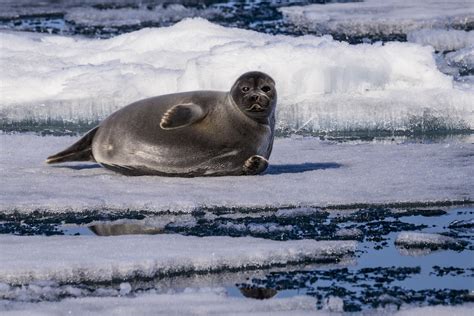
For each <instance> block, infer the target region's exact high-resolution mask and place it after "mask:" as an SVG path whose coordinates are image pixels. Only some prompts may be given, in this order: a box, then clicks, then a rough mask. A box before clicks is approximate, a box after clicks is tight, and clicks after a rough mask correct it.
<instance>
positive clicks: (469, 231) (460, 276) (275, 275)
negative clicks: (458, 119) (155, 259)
mask: <svg viewBox="0 0 474 316" xmlns="http://www.w3.org/2000/svg"><path fill="white" fill-rule="evenodd" d="M295 212H296V213H295ZM0 220H1V222H0V233H3V234H15V235H94V236H114V235H123V234H182V235H192V236H235V237H238V236H252V237H258V238H266V239H272V240H298V239H316V240H345V239H350V240H358V241H359V245H358V249H357V251H356V253H355V254H354V255H353V256H348V257H344V258H335V259H334V260H333V261H331V262H326V263H319V264H315V263H311V262H308V263H306V264H303V265H299V266H287V267H276V268H273V269H267V270H257V271H241V272H234V273H231V272H228V273H226V272H223V273H220V274H217V275H202V276H195V275H191V276H181V275H178V276H173V277H171V276H170V277H160V278H157V279H152V280H124V281H127V282H130V284H131V287H132V292H134V293H139V292H143V291H147V290H150V289H155V290H158V289H159V291H167V290H169V289H173V290H179V289H183V288H185V287H187V286H198V287H199V286H200V287H203V286H211V287H225V288H226V289H227V292H228V293H229V294H230V295H232V296H239V297H240V296H244V297H248V298H249V299H271V297H289V296H294V295H301V294H305V295H309V296H314V297H316V298H318V302H319V303H318V304H320V305H318V307H319V308H322V307H323V306H324V304H325V303H324V302H326V301H327V300H328V299H330V297H333V298H331V300H334V297H338V298H340V300H341V303H340V304H341V308H343V309H344V310H345V311H360V310H369V309H372V308H378V307H383V306H386V305H390V306H393V308H395V309H396V308H398V307H400V306H401V305H403V304H415V305H419V306H424V305H439V304H442V305H446V304H450V305H456V304H462V303H465V302H470V301H473V299H474V298H473V296H472V292H471V291H472V290H473V289H474V282H473V277H474V252H473V250H474V245H473V241H474V208H473V207H472V206H468V205H465V206H457V207H431V208H426V207H424V208H423V207H422V208H417V207H408V208H388V207H387V208H384V207H367V208H361V209H353V210H321V209H311V208H310V209H283V210H278V209H261V210H236V209H234V210H232V209H223V208H218V209H205V210H200V211H196V212H194V213H192V214H181V215H174V214H162V215H156V214H152V213H147V212H123V213H120V212H115V213H110V214H105V213H102V212H95V211H90V212H85V213H82V214H74V213H69V214H68V213H63V214H53V213H49V214H48V213H38V212H37V213H36V214H32V215H25V214H21V213H17V214H15V213H13V214H10V215H5V214H3V215H0ZM402 231H413V232H425V233H436V234H441V235H444V236H450V237H452V238H454V239H455V240H456V243H455V244H444V245H434V244H426V245H422V246H419V245H418V246H400V245H396V243H395V240H396V238H397V236H398V234H399V233H400V232H402ZM97 238H100V237H97ZM49 286H51V285H49ZM54 286H57V287H58V288H60V287H61V286H62V285H60V284H56V285H54ZM76 286H78V287H80V288H81V289H82V291H83V293H84V295H86V296H88V295H90V296H95V295H96V294H95V293H96V292H97V290H98V288H104V287H105V288H107V289H109V290H111V291H116V293H119V292H118V291H119V290H118V289H119V284H109V285H104V284H87V285H85V284H79V285H76ZM112 293H115V292H112ZM117 295H118V294H117ZM342 302H343V303H342Z"/></svg>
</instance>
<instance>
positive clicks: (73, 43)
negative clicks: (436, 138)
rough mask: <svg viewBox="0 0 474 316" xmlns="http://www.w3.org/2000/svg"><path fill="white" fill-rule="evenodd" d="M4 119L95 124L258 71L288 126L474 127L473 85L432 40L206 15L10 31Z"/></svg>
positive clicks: (0, 110)
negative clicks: (276, 27) (272, 83)
mask: <svg viewBox="0 0 474 316" xmlns="http://www.w3.org/2000/svg"><path fill="white" fill-rule="evenodd" d="M0 43H1V46H0V58H1V59H0V62H1V64H2V73H1V74H0V80H1V82H2V85H1V86H0V93H1V95H2V102H1V103H0V123H1V126H0V128H5V126H8V124H13V123H18V122H26V123H28V124H29V123H31V122H38V121H39V122H56V121H59V122H72V123H78V122H89V123H91V122H97V121H99V120H101V119H103V118H104V117H106V116H107V115H108V114H110V113H111V112H113V111H115V110H117V109H119V108H121V107H123V106H125V105H127V104H128V103H130V102H132V101H136V100H139V99H143V98H146V97H150V96H155V95H160V94H166V93H173V92H180V91H187V90H196V89H211V90H229V88H230V86H231V85H232V83H233V81H234V80H235V79H236V78H237V77H238V76H239V75H240V74H242V73H243V72H245V71H248V70H261V71H264V72H267V73H269V74H270V75H271V76H273V77H274V78H275V80H276V82H277V89H278V93H279V104H278V109H277V121H278V122H277V125H278V127H279V128H280V129H290V130H305V129H308V130H312V131H348V130H350V131H352V130H365V131H367V130H385V131H387V130H388V131H394V130H401V131H406V130H417V129H419V130H425V131H426V130H438V129H441V130H452V129H469V128H472V127H473V125H474V114H473V112H474V111H473V106H472V99H473V98H474V89H473V88H472V87H471V86H469V87H467V88H466V87H465V88H463V89H460V88H459V87H458V86H457V85H456V84H453V78H452V77H450V76H447V75H445V74H443V73H441V72H440V71H439V70H438V69H437V66H436V62H435V58H434V57H433V49H432V48H430V47H422V46H420V45H417V44H411V43H395V42H393V43H386V44H385V45H381V44H377V43H376V44H372V45H370V44H362V45H349V44H348V43H344V42H338V41H335V40H333V39H332V38H331V37H329V36H325V37H316V36H302V37H291V36H282V35H277V36H273V35H268V34H263V33H257V32H253V31H248V30H242V29H234V28H225V27H222V26H218V25H215V24H212V23H210V22H208V21H206V20H203V19H188V20H184V21H182V22H180V23H177V24H175V25H174V26H172V27H166V28H156V29H142V30H140V31H137V32H132V33H128V34H123V35H120V36H117V37H114V38H111V39H107V40H98V39H84V38H78V37H61V36H51V35H44V34H41V35H39V34H32V33H20V32H1V33H0Z"/></svg>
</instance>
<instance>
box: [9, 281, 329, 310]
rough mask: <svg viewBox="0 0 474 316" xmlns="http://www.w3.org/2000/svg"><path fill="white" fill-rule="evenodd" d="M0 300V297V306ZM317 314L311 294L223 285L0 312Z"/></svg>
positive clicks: (14, 306) (18, 307)
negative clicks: (249, 291)
mask: <svg viewBox="0 0 474 316" xmlns="http://www.w3.org/2000/svg"><path fill="white" fill-rule="evenodd" d="M1 308H2V303H1V301H0V310H1ZM288 313H291V315H294V316H298V315H315V314H316V315H319V314H326V313H324V312H318V311H317V310H316V299H315V298H313V297H310V296H295V297H291V298H278V297H277V298H272V299H270V300H250V299H246V298H243V297H239V298H237V297H229V296H228V295H227V294H226V293H225V291H223V290H222V289H215V288H210V289H186V290H185V291H183V292H181V293H170V294H154V293H145V294H141V295H137V296H136V297H103V298H100V297H86V298H69V299H64V300H62V301H60V302H42V303H11V304H9V305H5V308H4V310H2V315H9V316H12V315H22V316H23V315H28V316H29V315H65V314H71V315H85V314H87V315H282V316H283V315H288Z"/></svg>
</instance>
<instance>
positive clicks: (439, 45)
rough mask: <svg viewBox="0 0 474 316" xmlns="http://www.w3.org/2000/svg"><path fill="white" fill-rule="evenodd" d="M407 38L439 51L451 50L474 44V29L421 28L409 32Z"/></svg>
mask: <svg viewBox="0 0 474 316" xmlns="http://www.w3.org/2000/svg"><path fill="white" fill-rule="evenodd" d="M407 40H408V41H409V42H412V43H417V44H421V45H430V46H432V47H433V48H434V49H436V50H438V51H450V50H458V49H462V48H466V47H469V46H474V31H469V32H466V31H462V30H443V29H435V30H432V29H421V30H416V31H413V32H409V33H408V34H407Z"/></svg>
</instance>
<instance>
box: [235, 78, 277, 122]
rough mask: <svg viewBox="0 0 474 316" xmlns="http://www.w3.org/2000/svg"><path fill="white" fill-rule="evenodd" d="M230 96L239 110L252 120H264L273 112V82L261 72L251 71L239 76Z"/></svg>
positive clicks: (275, 97)
mask: <svg viewBox="0 0 474 316" xmlns="http://www.w3.org/2000/svg"><path fill="white" fill-rule="evenodd" d="M230 95H231V96H232V99H233V100H234V102H235V104H237V106H238V107H239V109H240V110H241V111H242V112H244V113H245V114H246V115H247V116H249V117H251V118H253V119H256V120H260V119H265V118H267V117H269V116H270V115H272V114H273V113H274V111H275V106H276V100H277V93H276V90H275V81H274V80H273V79H272V78H271V77H270V76H268V75H267V74H264V73H263V72H259V71H252V72H247V73H245V74H243V75H242V76H240V77H239V78H238V79H237V81H236V82H235V83H234V85H233V86H232V89H231V90H230Z"/></svg>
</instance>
